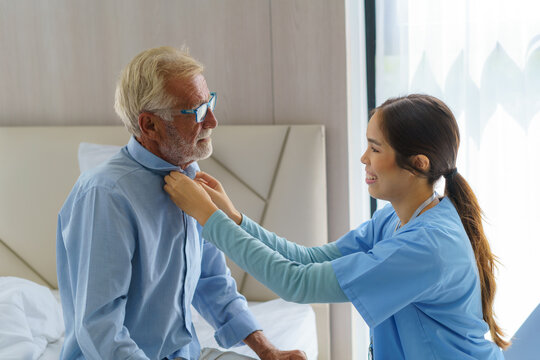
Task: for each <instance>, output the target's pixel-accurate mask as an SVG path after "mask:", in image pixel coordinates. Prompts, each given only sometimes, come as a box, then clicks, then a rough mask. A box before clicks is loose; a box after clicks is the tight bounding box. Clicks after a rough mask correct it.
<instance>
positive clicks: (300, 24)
mask: <svg viewBox="0 0 540 360" xmlns="http://www.w3.org/2000/svg"><path fill="white" fill-rule="evenodd" d="M271 15H272V40H273V41H272V46H273V49H272V52H273V62H274V70H273V74H274V89H275V92H274V114H275V115H274V116H275V123H276V124H323V125H325V126H326V139H327V148H326V149H327V159H328V164H327V169H328V172H327V173H328V185H329V192H328V199H329V207H328V214H329V216H330V221H329V223H330V226H329V239H330V240H335V239H337V238H338V237H339V236H341V235H342V234H343V233H344V232H345V231H348V230H349V218H348V214H347V210H346V209H347V208H348V191H347V187H348V186H347V184H348V182H347V176H348V174H347V167H348V166H347V164H348V160H347V77H346V75H347V73H346V42H345V21H344V20H345V8H344V1H327V0H294V1H290V0H272V14H271ZM333 214H335V215H333ZM333 216H334V218H333Z"/></svg>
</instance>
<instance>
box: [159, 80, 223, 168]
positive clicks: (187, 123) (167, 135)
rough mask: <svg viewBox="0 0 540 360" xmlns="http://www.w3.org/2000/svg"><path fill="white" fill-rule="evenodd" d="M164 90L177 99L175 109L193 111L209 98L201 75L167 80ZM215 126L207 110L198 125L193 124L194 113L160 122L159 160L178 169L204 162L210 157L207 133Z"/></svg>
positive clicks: (210, 148)
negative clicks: (200, 161)
mask: <svg viewBox="0 0 540 360" xmlns="http://www.w3.org/2000/svg"><path fill="white" fill-rule="evenodd" d="M166 89H167V91H168V92H169V94H171V95H173V96H174V97H176V98H178V99H179V102H178V104H176V105H177V106H175V108H177V109H184V110H188V109H196V108H197V107H198V106H199V105H201V104H204V103H206V102H208V100H209V99H210V91H209V90H208V86H207V85H206V80H205V79H204V77H203V76H202V75H196V76H194V77H193V78H191V79H188V80H186V79H173V80H169V82H168V83H167V86H166ZM217 124H218V122H217V119H216V118H215V117H214V113H213V112H212V111H211V110H210V109H208V110H207V112H206V117H205V119H204V121H202V122H201V123H196V122H195V114H182V115H177V116H174V117H173V121H166V120H163V119H160V125H161V126H160V127H159V129H158V132H159V133H160V141H159V144H158V148H159V152H160V153H161V155H162V156H161V157H162V158H163V159H165V160H167V161H168V162H170V163H171V164H174V165H177V166H180V167H182V168H185V167H186V166H187V165H189V164H190V163H192V162H193V161H198V160H202V159H206V158H207V157H209V156H210V155H211V154H212V140H211V138H210V134H211V133H212V129H213V128H215V127H216V126H217Z"/></svg>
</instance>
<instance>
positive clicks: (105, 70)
mask: <svg viewBox="0 0 540 360" xmlns="http://www.w3.org/2000/svg"><path fill="white" fill-rule="evenodd" d="M308 3H309V5H310V6H307V4H308ZM345 17H346V14H345V2H344V1H343V2H342V1H337V2H328V1H323V0H315V1H308V0H302V1H288V2H283V1H274V0H269V1H255V2H254V1H250V0H227V1H221V0H213V1H205V2H200V1H183V2H176V1H163V2H160V3H159V4H150V3H147V2H144V1H142V0H137V1H132V2H123V1H118V2H108V1H96V2H70V1H68V0H55V1H52V2H48V3H47V4H43V3H40V2H36V1H32V0H25V1H17V2H10V1H0V43H2V46H3V50H2V52H0V77H1V78H2V79H3V84H4V86H2V87H0V109H1V112H0V114H1V115H0V126H1V127H2V134H3V135H2V136H7V137H8V138H9V137H11V135H5V134H6V132H5V131H15V130H16V129H21V130H24V129H22V128H28V129H26V130H30V129H34V130H39V131H40V132H41V134H42V135H37V136H38V138H35V139H34V141H30V142H29V143H27V147H28V148H27V149H26V150H28V152H32V151H34V152H36V153H38V154H39V153H41V150H40V149H41V148H40V145H38V144H41V143H43V141H42V140H44V138H45V134H51V136H52V138H53V139H54V137H55V136H59V137H58V142H55V141H53V142H52V145H53V147H54V144H55V143H56V144H58V145H59V144H60V143H61V142H62V141H72V143H70V147H71V149H72V150H70V151H69V152H65V153H63V154H62V153H59V154H58V153H57V154H58V155H59V156H60V159H62V158H63V159H65V160H66V161H67V159H70V161H71V162H70V164H71V165H70V169H71V170H70V171H72V173H71V174H69V175H68V174H65V173H64V171H65V170H64V168H63V167H61V166H60V165H57V166H60V167H59V168H58V167H57V168H54V167H52V166H53V165H52V163H51V164H48V165H49V166H45V167H42V170H41V171H42V172H39V171H38V173H43V174H63V176H57V181H59V182H62V181H64V182H65V183H64V184H63V186H64V187H63V189H65V186H68V183H71V184H72V183H73V181H74V179H75V178H76V176H77V175H78V170H79V169H78V167H76V166H75V164H76V162H75V163H74V162H73V161H75V158H74V156H76V154H77V147H78V145H79V142H81V141H82V140H81V139H79V140H76V139H75V138H71V136H72V135H69V136H67V135H66V136H67V138H65V137H64V136H61V135H59V134H56V135H54V134H55V133H56V131H57V130H58V131H59V129H60V128H62V129H64V128H69V127H73V128H75V129H74V130H78V131H83V130H84V128H85V127H91V128H99V127H102V126H103V127H106V128H108V130H110V131H102V132H100V135H99V136H98V137H95V138H94V137H92V136H90V135H89V134H88V135H89V136H88V138H86V137H84V141H85V142H96V143H101V144H116V145H123V143H122V141H119V139H122V140H123V141H126V139H127V138H125V137H124V138H122V135H120V136H119V135H118V134H117V133H116V132H118V131H120V132H122V131H125V130H123V128H121V127H120V126H119V125H120V121H119V119H118V118H117V117H116V115H115V113H114V110H113V107H112V103H113V97H114V95H113V94H114V87H115V82H116V80H117V78H118V75H119V71H120V69H121V68H122V66H123V65H125V64H126V62H127V61H129V59H131V58H132V57H133V56H134V55H135V54H137V53H138V52H140V51H141V50H143V49H145V48H149V47H153V46H159V45H165V44H166V45H172V46H177V47H181V46H183V45H186V46H188V47H189V49H190V52H191V54H192V55H193V56H194V57H196V58H197V59H199V60H200V61H201V62H202V63H203V64H204V65H205V77H206V79H207V81H208V84H209V86H210V88H211V90H212V91H217V92H218V93H219V96H220V103H219V106H218V109H217V113H216V115H217V117H218V120H219V122H220V125H219V127H218V129H217V130H216V135H219V131H220V129H222V130H223V131H224V132H226V131H227V129H228V128H233V126H237V125H239V126H240V125H241V126H255V127H256V126H270V127H276V128H277V127H280V126H285V127H287V128H289V125H290V126H291V127H290V128H291V129H294V128H295V127H296V126H299V125H313V124H317V125H319V126H320V125H322V126H324V131H323V130H318V131H319V132H321V133H322V134H324V141H325V142H324V147H323V152H324V154H325V157H326V161H324V162H323V165H324V166H325V175H324V176H323V180H324V181H325V182H326V186H325V192H326V195H321V194H320V193H319V194H318V195H317V196H318V198H319V200H323V203H324V207H325V210H324V211H325V213H326V214H325V215H324V219H323V220H322V221H321V222H318V225H317V226H319V225H323V224H324V226H325V229H324V230H321V231H322V234H321V235H324V236H323V238H322V239H318V240H317V243H319V241H325V242H326V241H329V240H335V239H337V238H338V236H339V235H340V234H342V233H344V232H346V231H347V230H349V229H350V228H351V227H352V226H353V225H355V224H356V223H357V222H353V221H352V220H351V218H352V217H353V212H354V211H353V209H352V207H351V206H352V205H351V204H350V202H349V193H350V192H351V191H354V190H351V189H350V186H349V184H350V182H351V179H350V177H347V176H343V175H342V174H343V173H346V172H347V169H348V168H349V165H348V160H347V155H346V154H347V153H348V150H349V147H350V143H351V139H349V138H348V134H347V127H348V126H350V125H349V122H350V121H349V117H350V109H349V107H350V106H351V105H350V104H349V103H348V102H347V98H348V96H349V95H348V94H349V91H348V89H347V79H346V75H347V63H348V55H347V54H348V48H347V47H348V44H347V39H346V36H345V33H346V19H345ZM156 19H158V20H156ZM231 19H234V21H233V20H231ZM150 20H151V21H152V24H153V26H151V27H150V28H148V27H145V26H142V24H146V23H147V22H148V21H150ZM201 24H204V26H203V27H201ZM363 116H364V115H363ZM112 129H116V130H112ZM319 129H321V128H320V127H319ZM62 131H63V130H62ZM291 131H292V130H291ZM125 135H126V136H127V133H125ZM41 137H43V138H41ZM70 138H71V140H69V139H70ZM20 145H21V144H16V146H20ZM230 145H231V143H229V144H228V147H230ZM14 146H15V145H14ZM59 146H60V145H59ZM3 149H5V148H3ZM19 149H20V148H19ZM26 150H25V152H26ZM2 151H3V152H4V151H5V150H2ZM17 153H18V152H15V150H14V149H13V148H9V149H8V150H7V154H5V153H4V155H7V156H8V158H10V155H12V154H17ZM21 156H22V155H21ZM17 157H18V156H14V157H13V158H12V159H11V160H14V159H16V158H17ZM56 160H59V159H56ZM27 161H28V163H26V164H25V166H26V167H27V168H28V167H29V168H34V169H36V168H39V167H41V165H43V164H37V163H36V161H35V159H33V158H32V157H30V158H27ZM43 161H45V160H43ZM20 165H21V164H18V166H20ZM208 166H209V167H212V166H218V165H216V164H209V165H208ZM2 174H6V176H15V175H14V174H10V173H9V172H2ZM3 176H4V175H3ZM225 176H226V175H225ZM68 179H69V180H68ZM269 180H271V179H268V178H266V181H269ZM6 181H10V184H16V187H17V189H11V188H10V190H2V191H4V192H3V194H2V196H3V197H4V196H8V195H13V194H14V193H15V192H16V191H26V190H31V189H33V188H34V184H35V183H34V182H32V181H31V179H24V177H20V175H19V177H17V176H15V177H10V178H9V179H6ZM261 183H262V181H261V182H258V183H257V184H259V185H260V184H261ZM69 187H70V186H69ZM55 191H58V190H53V189H52V188H51V189H50V190H49V191H46V192H45V193H41V194H38V195H36V196H37V198H39V197H44V198H46V199H47V203H52V204H53V205H50V206H51V207H50V208H48V209H47V211H48V212H50V213H56V212H57V211H58V208H55V207H59V206H60V205H61V203H62V201H63V200H64V198H65V193H63V191H65V190H61V191H59V192H55ZM281 191H284V190H280V192H281ZM295 196H297V194H295ZM34 199H36V198H34ZM259 200H260V199H259ZM55 202H56V203H55ZM2 203H5V202H4V201H3V199H2ZM25 207H26V210H25V211H28V212H29V214H30V213H32V211H33V210H34V209H33V208H32V207H31V206H26V205H25ZM2 211H6V212H7V214H12V215H13V214H14V213H11V210H10V209H7V210H6V209H5V208H3V209H2ZM272 216H273V214H272V212H271V211H270V210H267V211H266V219H267V221H271V218H272ZM7 218H9V219H10V225H11V226H15V225H17V226H19V227H20V228H21V229H26V228H34V230H35V229H41V225H42V224H44V223H46V222H47V221H50V219H49V220H45V219H44V218H42V217H41V216H40V215H39V214H34V217H32V218H33V219H35V220H36V221H38V224H39V225H38V224H35V225H32V226H29V223H28V222H25V221H24V218H22V217H17V218H15V219H13V217H9V216H8V217H7ZM28 218H29V216H28ZM47 226H51V225H50V223H49V224H48V225H47ZM52 226H53V227H54V225H52ZM273 226H274V225H272V227H273ZM276 226H277V225H276ZM4 229H5V228H4V227H2V228H1V229H0V231H1V234H0V238H2V239H3V240H6V239H7V238H8V236H7V235H5V232H4V231H5V230H4ZM274 229H275V230H276V231H277V230H278V228H277V227H276V228H274ZM274 229H273V230H274ZM298 230H301V227H298ZM296 235H297V234H296V233H293V234H292V235H291V239H294V238H295V237H296ZM0 247H1V246H0ZM17 247H21V249H18V250H19V251H23V252H25V251H27V255H25V256H24V257H22V259H23V260H24V262H26V263H27V264H28V265H30V266H32V267H35V269H36V272H38V273H39V274H41V275H40V276H41V277H40V276H38V275H36V274H35V273H34V271H31V270H28V269H26V270H23V269H24V268H25V267H24V266H23V267H22V268H21V269H20V271H22V273H21V276H22V277H24V278H27V279H30V280H32V281H36V282H38V283H42V284H43V283H45V284H46V285H47V286H49V287H52V288H54V287H55V280H56V277H55V274H54V272H51V271H53V270H50V269H51V264H50V263H49V264H48V265H47V266H44V267H43V268H41V267H40V265H38V264H39V263H40V261H42V260H43V259H41V258H40V255H41V254H43V255H44V256H43V258H45V257H47V258H48V259H51V257H52V256H54V249H51V248H50V247H49V248H47V249H41V248H40V249H39V251H38V250H37V249H35V248H32V245H30V244H26V245H24V244H22V243H16V245H15V246H14V248H17ZM2 250H5V249H2ZM25 254H26V253H25ZM20 260H21V259H17V258H16V257H15V259H11V260H7V259H2V264H3V265H6V266H7V267H9V268H14V267H16V266H17V263H19V262H20ZM34 261H37V263H34ZM48 261H52V260H48ZM38 268H39V269H38ZM47 269H49V270H47ZM233 271H236V270H235V269H234V268H233ZM0 275H5V274H0ZM250 281H251V280H249V279H246V280H244V283H245V284H247V283H249V282H250ZM260 291H261V290H260V289H258V290H256V293H259V292H260ZM266 295H267V294H266ZM266 295H265V296H266ZM324 311H326V314H327V315H326V316H327V317H326V319H328V320H325V321H327V322H328V323H327V324H325V325H323V326H322V327H323V328H324V327H325V326H326V327H327V329H328V331H327V333H326V336H325V338H324V340H323V341H321V339H319V346H321V343H322V344H325V343H327V344H328V345H327V348H326V350H323V351H321V347H319V358H320V359H324V358H335V359H346V358H352V353H353V351H354V349H353V346H354V345H353V342H352V340H351V339H352V338H353V337H354V336H356V335H357V329H353V325H352V320H351V319H352V317H353V314H354V313H353V312H352V311H351V306H350V305H349V304H338V305H331V306H330V307H329V309H328V307H327V309H326V310H323V312H324ZM316 312H317V311H316ZM317 319H318V321H319V317H318V318H317ZM317 328H318V329H320V327H319V324H318V327H317ZM325 346H326V345H325ZM324 354H327V355H324ZM325 356H326V357H325Z"/></svg>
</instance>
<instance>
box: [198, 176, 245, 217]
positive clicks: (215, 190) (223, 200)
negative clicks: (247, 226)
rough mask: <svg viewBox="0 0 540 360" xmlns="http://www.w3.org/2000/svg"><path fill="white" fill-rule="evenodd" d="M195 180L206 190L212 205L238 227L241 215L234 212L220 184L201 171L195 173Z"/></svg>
mask: <svg viewBox="0 0 540 360" xmlns="http://www.w3.org/2000/svg"><path fill="white" fill-rule="evenodd" d="M195 180H196V181H198V182H199V183H200V184H201V185H202V187H203V188H204V190H206V192H207V193H208V195H209V196H210V198H211V199H212V201H213V202H214V204H216V205H217V207H218V208H220V210H222V211H223V212H224V213H225V214H227V216H228V217H229V218H230V219H231V220H232V221H234V222H235V223H236V224H238V225H240V223H241V222H242V214H240V212H239V211H238V210H236V208H235V207H234V204H233V203H232V201H231V199H229V197H228V196H227V193H226V192H225V189H223V186H222V185H221V183H220V182H219V181H218V180H217V179H216V178H214V177H212V176H210V175H209V174H207V173H205V172H202V171H199V172H197V175H195Z"/></svg>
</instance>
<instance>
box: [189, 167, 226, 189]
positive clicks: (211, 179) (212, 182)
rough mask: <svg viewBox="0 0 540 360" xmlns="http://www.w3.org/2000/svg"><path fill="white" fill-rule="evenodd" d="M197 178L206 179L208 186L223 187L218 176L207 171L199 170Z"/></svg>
mask: <svg viewBox="0 0 540 360" xmlns="http://www.w3.org/2000/svg"><path fill="white" fill-rule="evenodd" d="M195 180H204V181H205V182H206V184H208V186H210V187H211V188H214V189H215V188H220V187H221V184H220V183H219V181H218V180H217V179H216V178H214V177H213V176H211V175H210V174H207V173H205V172H204V171H198V172H197V174H195Z"/></svg>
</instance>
